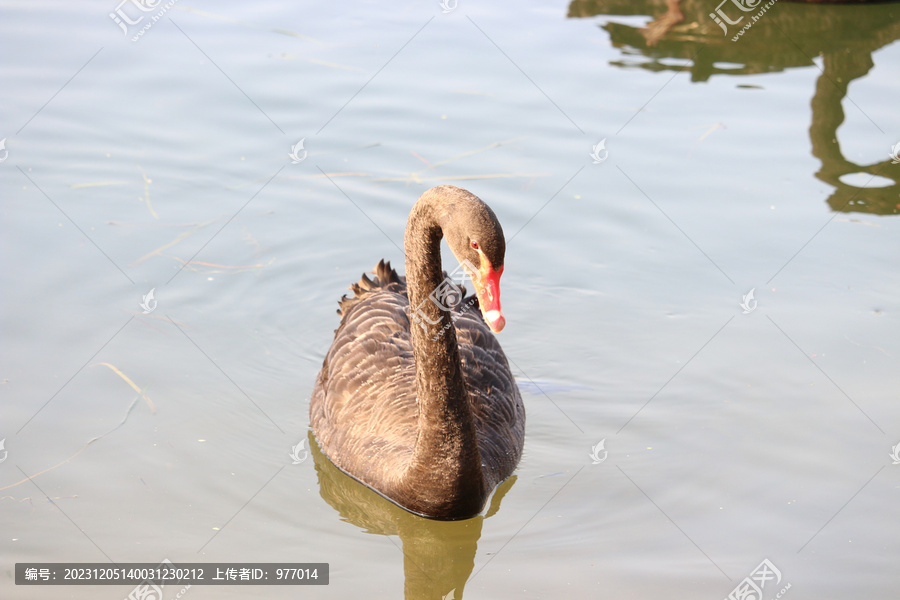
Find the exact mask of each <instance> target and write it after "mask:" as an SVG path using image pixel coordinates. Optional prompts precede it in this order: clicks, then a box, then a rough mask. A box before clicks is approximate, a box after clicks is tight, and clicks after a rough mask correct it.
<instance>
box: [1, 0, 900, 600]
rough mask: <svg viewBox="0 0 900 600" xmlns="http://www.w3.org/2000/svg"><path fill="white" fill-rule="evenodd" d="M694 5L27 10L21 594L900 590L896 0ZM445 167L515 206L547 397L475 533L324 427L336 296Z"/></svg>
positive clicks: (18, 493)
mask: <svg viewBox="0 0 900 600" xmlns="http://www.w3.org/2000/svg"><path fill="white" fill-rule="evenodd" d="M151 4H152V3H151ZM664 4H665V3H664V2H662V1H661V0H659V1H657V2H631V3H614V2H577V1H576V2H572V3H571V4H567V3H564V2H549V3H548V2H544V3H540V2H523V3H518V4H516V5H515V7H512V6H511V5H505V6H502V5H501V4H500V3H498V2H492V3H474V2H469V1H468V0H459V1H458V2H457V1H456V0H452V2H445V3H444V5H443V7H442V6H441V5H440V4H439V3H438V2H437V1H432V2H416V3H412V2H410V3H406V4H398V5H395V6H387V5H385V4H384V3H376V2H351V3H341V7H340V8H337V7H336V6H330V5H325V4H324V3H319V4H315V3H307V4H305V5H294V4H292V3H286V2H260V3H253V5H252V7H251V6H250V5H249V4H240V3H212V2H199V3H196V2H194V3H189V2H187V0H180V1H177V2H174V3H172V2H170V3H169V5H171V6H169V5H167V4H165V3H160V4H159V5H158V6H157V7H156V8H155V9H154V11H149V12H142V11H141V10H139V9H138V8H137V5H136V4H135V3H132V2H126V3H122V4H119V5H117V4H116V2H114V1H110V2H106V1H104V2H93V1H92V2H78V3H73V2H7V3H5V6H4V9H3V12H4V18H3V19H2V21H0V36H2V39H3V47H4V53H3V58H2V62H0V75H2V82H3V85H2V86H0V99H2V106H3V110H2V117H0V123H2V127H0V137H2V138H5V144H4V146H5V148H4V149H3V150H0V157H3V158H4V160H3V162H2V164H0V188H2V197H3V203H2V221H0V223H2V229H3V234H2V236H0V240H2V241H0V247H2V265H3V268H2V270H0V277H2V289H3V295H2V298H3V311H2V330H3V339H4V344H3V345H2V350H0V352H2V358H3V373H2V386H0V390H2V393H3V398H2V409H0V439H2V440H5V441H4V443H3V446H4V447H3V449H2V450H0V459H2V463H0V558H2V560H0V597H3V598H24V599H30V598H63V597H65V598H79V599H80V598H90V599H92V600H95V599H98V598H109V599H117V598H124V597H125V596H126V595H127V594H128V593H129V591H130V589H131V587H130V586H112V587H94V586H77V587H76V586H67V587H46V586H42V587H38V586H16V585H14V563H24V562H75V561H80V562H112V561H115V562H117V563H119V562H154V563H156V562H159V561H161V560H163V559H169V560H171V561H173V562H175V563H186V562H243V563H257V562H327V563H329V564H330V582H329V585H328V586H320V587H315V588H310V589H306V588H298V587H283V586H278V587H275V586H266V587H253V588H242V587H240V586H216V587H211V586H210V587H207V586H193V587H191V588H190V589H189V590H186V591H184V593H183V594H181V590H179V589H169V588H167V589H166V596H165V597H166V598H167V599H169V598H174V597H175V596H176V594H181V597H186V598H188V599H189V600H192V599H200V598H246V597H251V596H252V597H255V598H288V597H298V596H299V597H309V598H352V597H357V598H361V597H365V598H386V599H393V598H403V597H404V595H405V597H406V598H434V599H440V598H457V599H458V598H463V597H465V598H473V599H474V598H515V599H526V598H559V597H570V598H600V597H604V598H605V597H610V598H637V599H643V598H663V597H664V598H684V599H690V600H696V599H698V598H700V599H702V598H707V599H709V600H719V599H721V598H725V597H727V596H728V595H729V594H730V593H731V592H732V590H735V589H736V588H738V587H739V586H740V585H742V583H741V582H742V580H744V578H746V577H749V576H750V575H751V573H754V572H755V573H757V574H759V573H760V569H758V568H757V567H759V566H760V565H762V567H763V569H762V570H763V571H764V572H763V576H759V575H757V579H756V580H755V581H754V584H755V585H758V582H760V581H761V582H762V583H765V586H764V588H763V597H764V598H765V599H766V600H769V599H771V598H774V597H775V596H776V595H777V594H780V593H781V596H780V597H784V598H788V599H794V600H800V599H805V598H850V597H853V598H888V597H893V596H894V595H896V590H897V588H898V585H900V577H898V575H897V572H898V571H897V565H898V563H900V519H898V516H897V508H896V507H897V505H898V500H900V403H898V399H900V398H898V389H900V368H898V366H900V335H898V334H900V303H898V298H900V280H898V277H897V274H898V267H900V217H898V213H900V165H897V164H892V162H891V159H890V156H889V153H890V151H891V147H892V146H893V145H894V144H897V143H898V142H900V119H898V114H900V113H898V111H897V98H898V97H900V43H898V42H897V41H896V40H897V39H898V38H900V6H898V5H891V4H888V5H881V6H877V7H876V6H873V7H841V6H831V7H823V6H802V5H795V4H788V3H785V2H780V3H777V4H776V5H774V6H773V7H772V8H770V9H769V10H768V12H766V13H765V14H763V15H762V16H759V17H758V19H757V21H756V22H753V23H752V27H751V28H749V29H746V30H744V33H743V34H741V35H740V37H737V38H736V40H737V41H731V39H732V37H734V36H737V35H738V34H737V33H736V32H737V31H739V27H740V26H742V25H743V24H744V23H749V22H751V21H750V19H751V16H750V15H751V14H753V15H754V16H755V15H756V13H747V14H746V17H745V19H744V22H742V23H741V24H739V25H734V26H728V27H730V30H729V31H727V32H723V30H722V29H720V28H719V26H718V25H717V24H716V23H715V22H714V21H713V20H712V19H711V18H710V17H709V16H708V13H710V12H713V11H714V10H715V9H716V6H714V4H715V3H714V2H713V1H710V2H704V3H687V4H685V6H684V7H683V12H684V16H685V20H684V21H683V22H681V23H680V24H678V25H676V26H675V27H674V29H672V30H671V31H670V32H668V33H667V34H666V35H664V36H663V37H661V38H660V39H657V40H653V39H652V36H650V37H651V42H652V41H655V42H656V43H652V44H651V43H650V42H648V39H647V37H648V36H647V35H645V33H642V32H641V28H642V27H644V26H645V25H646V24H647V23H649V22H650V21H651V20H652V19H654V18H659V17H661V16H662V15H663V13H664V12H665V6H664ZM167 6H168V8H167ZM729 6H730V5H729ZM722 9H723V10H725V11H726V12H727V11H731V12H730V13H728V14H729V16H730V17H731V18H732V19H736V18H737V17H738V16H739V11H737V9H735V8H733V7H725V6H724V5H722ZM117 11H118V12H117ZM736 11H737V12H736ZM159 13H162V14H161V16H159V18H158V19H157V20H155V21H154V20H153V17H155V16H158V15H159ZM625 13H627V14H625ZM111 14H112V17H111V16H110V15H111ZM139 17H142V18H143V20H142V21H140V22H138V23H136V24H133V25H129V22H135V21H138V18H139ZM114 19H119V20H120V21H121V27H120V25H118V24H117V23H116V22H115V20H114ZM123 19H125V20H123ZM148 25H149V26H150V27H149V28H146V26H148ZM141 31H143V33H140V32H141ZM133 38H134V39H135V40H136V41H132V39H133ZM301 140H302V142H303V144H302V147H301V146H298V145H297V144H298V142H300V141H301ZM601 142H603V143H602V145H601ZM290 154H293V158H292V157H291V156H289V155H290ZM301 159H302V160H301ZM443 183H452V184H455V185H459V186H462V187H465V188H467V189H469V190H470V191H472V192H473V193H475V194H477V195H478V196H480V197H481V198H483V199H484V200H485V201H487V202H488V203H489V204H490V205H491V206H492V207H493V209H494V211H495V212H496V213H497V215H498V217H499V219H500V221H501V222H502V224H503V226H504V230H505V233H506V236H507V240H508V251H507V258H506V265H505V272H504V276H503V304H504V312H505V314H506V318H507V327H506V329H505V330H504V331H503V332H502V333H501V334H499V339H500V341H501V343H502V344H503V347H504V349H505V351H506V353H507V355H508V357H509V360H510V363H511V366H512V368H513V370H514V372H515V374H516V376H517V378H518V380H519V381H520V383H521V388H522V390H523V398H524V400H525V404H526V410H527V414H528V423H527V432H526V441H525V453H524V456H523V459H522V461H521V464H520V465H519V468H518V470H517V471H516V475H515V477H514V478H513V479H511V480H509V481H508V482H506V484H504V486H502V487H501V489H500V490H498V492H497V493H496V494H495V497H494V498H493V499H492V503H491V507H490V509H489V510H488V511H487V512H486V515H485V516H483V517H478V518H476V519H472V520H468V521H463V522H459V523H435V522H430V521H427V520H424V519H421V518H418V517H414V516H412V515H409V514H407V513H405V512H403V511H402V510H400V509H397V508H396V507H394V506H393V505H391V504H389V503H388V502H386V501H384V500H383V499H381V498H380V497H378V496H376V495H375V494H373V493H372V492H370V491H368V490H366V489H365V488H363V487H362V486H360V485H359V484H357V483H355V482H353V481H351V480H349V479H348V478H347V477H345V476H343V475H342V474H340V473H339V472H336V471H335V469H334V468H333V467H332V466H330V464H329V463H328V461H327V460H326V459H323V458H322V457H321V456H320V455H319V454H318V453H317V452H316V451H315V448H314V447H313V446H314V443H313V440H312V438H310V437H308V436H309V433H308V407H309V396H310V392H311V390H312V387H313V383H314V378H315V375H316V373H317V371H318V369H319V368H320V366H321V362H322V359H323V357H324V354H325V352H326V351H327V349H328V346H329V344H330V341H331V338H332V333H333V330H334V329H335V327H337V324H338V318H337V316H336V315H335V309H336V308H337V304H336V301H337V300H338V299H339V298H340V296H341V295H342V294H343V293H345V292H346V287H347V286H348V285H350V283H352V282H353V281H356V280H357V279H358V278H359V276H360V274H361V273H362V272H364V271H367V270H369V269H371V268H372V267H373V266H374V265H375V264H376V263H377V261H378V260H379V259H380V258H386V259H389V260H391V261H393V263H394V264H395V265H397V266H398V268H399V267H401V266H402V253H401V251H400V249H399V248H400V247H402V243H403V230H404V225H405V222H406V217H407V214H408V212H409V209H410V207H411V206H412V204H413V203H414V201H415V199H416V198H417V197H418V196H419V194H421V193H422V192H423V191H424V190H426V189H427V188H428V187H431V186H432V185H438V184H443ZM445 264H449V254H445ZM151 290H152V291H153V297H152V298H149V297H148V296H147V295H148V293H149V292H150V291H151ZM751 292H752V297H751ZM142 302H143V306H142V305H141V303H142ZM150 308H152V309H153V310H152V311H150V310H148V309H150ZM301 444H302V446H301ZM292 454H293V457H292ZM892 455H893V456H892ZM294 463H297V464H294ZM764 560H768V561H769V562H768V563H764V562H763V561H764ZM170 587H171V586H170ZM782 591H783V593H782Z"/></svg>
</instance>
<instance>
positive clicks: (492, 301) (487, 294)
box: [475, 254, 506, 333]
mask: <svg viewBox="0 0 900 600" xmlns="http://www.w3.org/2000/svg"><path fill="white" fill-rule="evenodd" d="M502 274H503V267H500V269H499V270H496V271H495V270H494V268H493V267H492V266H491V262H490V261H489V260H488V259H487V258H486V257H485V256H484V255H483V254H482V255H481V268H480V269H479V270H478V281H476V282H475V294H476V295H477V296H478V306H480V307H481V316H483V317H484V320H485V322H487V324H488V327H490V328H491V331H493V332H494V333H498V332H499V331H500V330H501V329H503V327H504V326H505V325H506V319H505V318H504V317H503V310H502V309H501V308H500V276H501V275H502Z"/></svg>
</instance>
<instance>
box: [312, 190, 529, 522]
mask: <svg viewBox="0 0 900 600" xmlns="http://www.w3.org/2000/svg"><path fill="white" fill-rule="evenodd" d="M420 202H421V201H420ZM479 202H480V201H479ZM498 227H499V226H498ZM501 234H502V232H501ZM437 242H439V239H438V240H436V241H435V243H437ZM407 268H408V269H409V263H408V264H407ZM438 269H439V267H438ZM437 273H440V271H439V270H438V271H437ZM444 275H445V277H446V273H445V274H444ZM350 289H351V291H352V292H353V295H352V296H349V297H348V296H346V295H345V296H344V297H343V298H342V299H341V300H340V301H339V306H340V308H339V309H338V314H340V315H341V323H340V326H339V327H338V329H337V330H336V331H335V336H334V342H333V344H332V346H331V348H330V349H329V351H328V353H327V355H326V356H325V360H324V362H323V365H322V370H321V372H320V373H319V375H318V377H317V379H316V383H315V389H314V391H313V395H312V399H311V401H310V423H311V425H312V428H313V432H314V433H315V435H316V439H317V441H318V443H319V445H320V447H321V448H322V450H323V452H324V453H325V454H326V455H327V456H328V458H329V459H330V460H331V461H332V462H333V463H334V464H335V465H336V466H337V467H338V468H339V469H341V470H342V471H344V472H345V473H347V474H349V475H350V476H352V477H354V478H355V479H357V480H359V481H361V482H362V483H364V484H366V485H368V486H369V487H371V488H372V489H374V490H375V491H376V492H378V493H380V494H382V495H383V496H385V497H386V498H388V499H389V500H392V501H393V502H395V503H397V504H399V505H400V506H403V507H404V508H407V509H408V510H411V511H413V512H418V513H420V514H424V515H426V516H431V517H436V518H451V519H452V518H463V517H469V516H474V514H477V512H478V511H480V510H481V507H483V505H484V501H485V500H486V499H487V496H488V494H489V493H490V491H491V490H493V488H494V487H495V486H496V485H497V484H499V483H500V482H501V481H503V480H504V479H506V478H507V477H508V476H509V475H510V474H512V472H513V470H514V469H515V467H516V465H517V464H518V461H519V458H520V456H521V452H522V446H523V443H524V434H525V432H524V429H525V427H524V424H525V411H524V406H523V404H522V399H521V396H520V395H519V390H518V387H517V386H516V383H515V380H514V378H513V376H512V372H511V371H510V368H509V364H508V362H507V360H506V356H505V355H504V354H503V350H502V349H501V348H500V345H499V343H498V342H497V339H496V338H495V337H494V334H493V333H492V332H491V330H490V329H489V327H488V326H487V324H486V323H485V321H484V319H483V318H482V316H481V313H480V311H479V308H478V302H477V298H476V297H475V296H469V297H467V298H464V300H463V301H462V302H460V303H459V304H458V305H457V307H456V308H455V309H454V311H453V312H452V316H451V318H450V319H445V320H446V321H448V322H452V325H450V326H451V327H452V328H453V330H454V332H455V336H453V335H452V334H448V335H447V337H446V340H445V341H446V342H447V343H450V341H451V337H454V338H455V340H456V343H457V344H458V352H459V359H458V360H459V365H460V367H461V373H462V380H463V381H464V388H465V391H464V392H463V394H465V395H467V400H465V399H462V400H460V401H459V402H462V406H464V407H465V412H466V413H467V415H468V414H470V415H471V420H469V416H465V417H460V418H461V419H462V421H461V422H464V423H465V422H468V423H473V424H474V432H473V431H472V430H471V425H468V426H462V428H461V429H460V428H456V429H454V428H453V424H452V423H451V424H450V425H449V426H448V425H447V423H445V422H442V419H435V420H434V421H436V422H428V423H424V424H423V423H422V418H425V417H423V415H420V411H421V410H422V406H421V405H420V400H419V399H417V380H416V369H417V365H416V362H415V360H414V349H413V345H414V340H413V332H412V329H411V328H419V327H420V325H419V323H418V321H417V320H416V319H415V318H411V316H410V301H409V296H408V292H407V282H406V278H405V277H401V276H400V275H398V274H397V272H396V271H395V270H394V269H392V268H391V266H390V263H388V262H385V261H383V260H382V261H381V262H379V263H378V265H377V266H376V267H375V270H374V276H373V277H369V276H367V275H363V276H362V278H361V279H360V280H359V282H357V283H355V284H353V285H352V286H351V287H350ZM456 289H457V292H458V294H459V296H458V297H464V295H465V288H463V287H462V286H457V288H456ZM413 314H414V315H415V314H416V310H415V308H414V309H413ZM448 324H449V323H448ZM434 330H435V328H433V329H432V330H430V331H429V333H428V334H427V339H428V340H431V339H433V337H432V333H434ZM436 330H437V331H438V332H440V331H441V330H440V329H439V327H438V328H436ZM438 335H441V334H438ZM416 337H417V339H418V340H419V341H418V342H415V343H418V344H428V343H430V342H429V341H427V340H426V334H425V330H424V328H422V331H416ZM428 352H429V353H431V354H429V355H428V357H427V358H423V362H424V364H423V365H422V366H421V368H422V369H425V370H427V371H428V372H429V373H430V374H429V377H433V376H434V375H431V374H432V373H437V372H444V371H442V369H443V367H442V366H441V365H447V364H449V363H448V362H447V361H451V360H452V359H451V358H450V357H449V356H444V357H442V356H440V355H442V354H443V351H442V350H441V348H440V347H439V344H438V343H436V344H433V345H432V346H431V347H430V350H428ZM434 354H437V355H438V356H432V355H434ZM456 372H459V371H456ZM419 383H421V382H419ZM422 389H432V388H422ZM441 389H444V388H441ZM419 393H423V392H421V391H420V392H419ZM443 402H444V400H441V399H440V398H438V400H437V406H444V404H443ZM459 402H456V403H454V402H453V401H448V402H447V404H446V406H447V407H450V410H451V412H450V413H446V414H449V415H451V417H450V418H451V420H453V417H452V415H453V414H458V413H453V410H458V407H459V406H460V404H459ZM429 403H430V404H429V407H430V408H429V411H433V410H434V408H433V407H434V406H435V404H434V400H429ZM453 406H456V407H457V408H456V409H453ZM423 414H424V413H423ZM432 414H438V413H432ZM442 414H443V413H442ZM420 417H421V418H420ZM425 427H427V428H428V430H429V435H428V437H429V444H430V445H428V444H426V445H427V446H428V447H430V448H433V449H435V450H431V451H429V452H430V454H431V455H433V456H426V458H425V459H424V460H423V458H422V454H423V453H422V448H418V449H417V441H418V442H419V443H420V444H423V443H424V442H423V441H422V439H421V435H420V434H422V435H424V433H423V429H424V428H425ZM466 431H469V432H470V433H468V434H466V433H465V432H466ZM442 432H443V433H442ZM460 432H462V434H460ZM467 438H474V439H467ZM435 440H437V442H435ZM441 440H443V441H441ZM473 444H474V445H476V446H477V453H476V454H475V455H474V456H475V459H474V460H475V461H476V462H474V463H473V462H472V461H471V460H470V459H468V458H466V457H467V455H470V454H471V452H470V451H471V450H473V449H472V448H471V446H472V445H473ZM460 448H463V450H460ZM466 448H468V450H466ZM414 454H415V457H414ZM425 454H426V455H427V454H429V453H425ZM444 456H446V457H447V460H443V459H444ZM479 460H480V465H481V466H480V469H479V467H478V461H479ZM411 463H415V465H414V467H415V468H413V469H411V468H410V465H411ZM431 465H433V466H431ZM432 473H434V476H433V477H432V476H431V474H432ZM473 478H477V479H478V480H479V481H477V482H476V483H477V484H475V483H472V482H471V481H470V480H471V479H473ZM454 482H457V483H454ZM448 490H449V491H448ZM475 496H479V497H477V498H476V497H475Z"/></svg>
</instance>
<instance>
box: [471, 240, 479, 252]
mask: <svg viewBox="0 0 900 600" xmlns="http://www.w3.org/2000/svg"><path fill="white" fill-rule="evenodd" d="M472 249H473V250H478V242H476V241H475V240H472Z"/></svg>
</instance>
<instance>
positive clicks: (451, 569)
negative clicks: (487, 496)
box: [308, 432, 516, 600]
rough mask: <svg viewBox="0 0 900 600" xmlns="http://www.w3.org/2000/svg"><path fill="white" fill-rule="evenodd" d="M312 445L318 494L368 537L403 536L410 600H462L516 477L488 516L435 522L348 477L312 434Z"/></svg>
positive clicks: (495, 499)
mask: <svg viewBox="0 0 900 600" xmlns="http://www.w3.org/2000/svg"><path fill="white" fill-rule="evenodd" d="M308 440H309V447H310V450H311V454H312V456H313V460H314V462H315V466H316V474H317V475H318V479H319V493H320V494H321V495H322V498H323V499H324V500H325V501H326V502H327V503H328V504H329V505H331V507H332V508H334V509H335V510H336V511H337V512H338V514H340V517H341V520H343V521H346V522H348V523H351V524H353V525H356V526H357V527H359V528H360V529H362V530H364V531H365V532H366V533H372V534H377V535H396V536H399V537H400V541H401V542H402V544H403V548H402V549H403V573H404V577H405V583H404V592H405V598H406V600H420V599H425V598H427V599H429V600H436V599H438V598H448V599H450V598H452V599H453V600H460V599H461V598H462V597H463V589H464V587H465V584H466V582H467V581H468V579H469V577H470V576H471V574H472V569H473V567H474V566H475V553H476V551H477V549H478V540H479V539H480V538H481V526H482V523H483V522H484V519H486V518H488V517H491V516H492V515H494V514H495V513H496V512H497V510H499V508H500V502H501V500H502V499H503V496H505V495H506V493H507V492H508V491H509V490H510V489H511V488H512V486H513V484H514V483H515V480H516V477H515V476H512V477H510V478H509V479H507V480H506V481H505V482H503V483H502V484H501V485H500V486H499V487H498V488H497V490H496V492H495V493H494V495H493V497H492V499H491V505H490V508H489V509H488V511H487V514H486V515H484V516H480V515H479V516H477V517H475V518H472V519H466V520H464V521H433V520H430V519H426V518H424V517H419V516H416V515H414V514H412V513H410V512H408V511H406V510H404V509H402V508H400V507H399V506H397V505H396V504H394V503H393V502H391V501H389V500H387V499H385V498H384V497H382V496H381V495H379V494H378V493H376V492H374V491H372V490H371V489H369V488H368V487H366V486H365V485H363V484H361V483H359V482H358V481H356V480H355V479H353V478H352V477H350V476H348V475H346V474H345V473H343V472H342V471H341V470H340V469H338V468H337V467H335V466H334V464H332V462H331V461H330V460H328V458H327V457H326V456H325V455H324V454H322V451H321V450H320V449H319V445H318V444H317V443H316V439H315V437H314V436H313V434H312V432H309V435H308Z"/></svg>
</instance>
